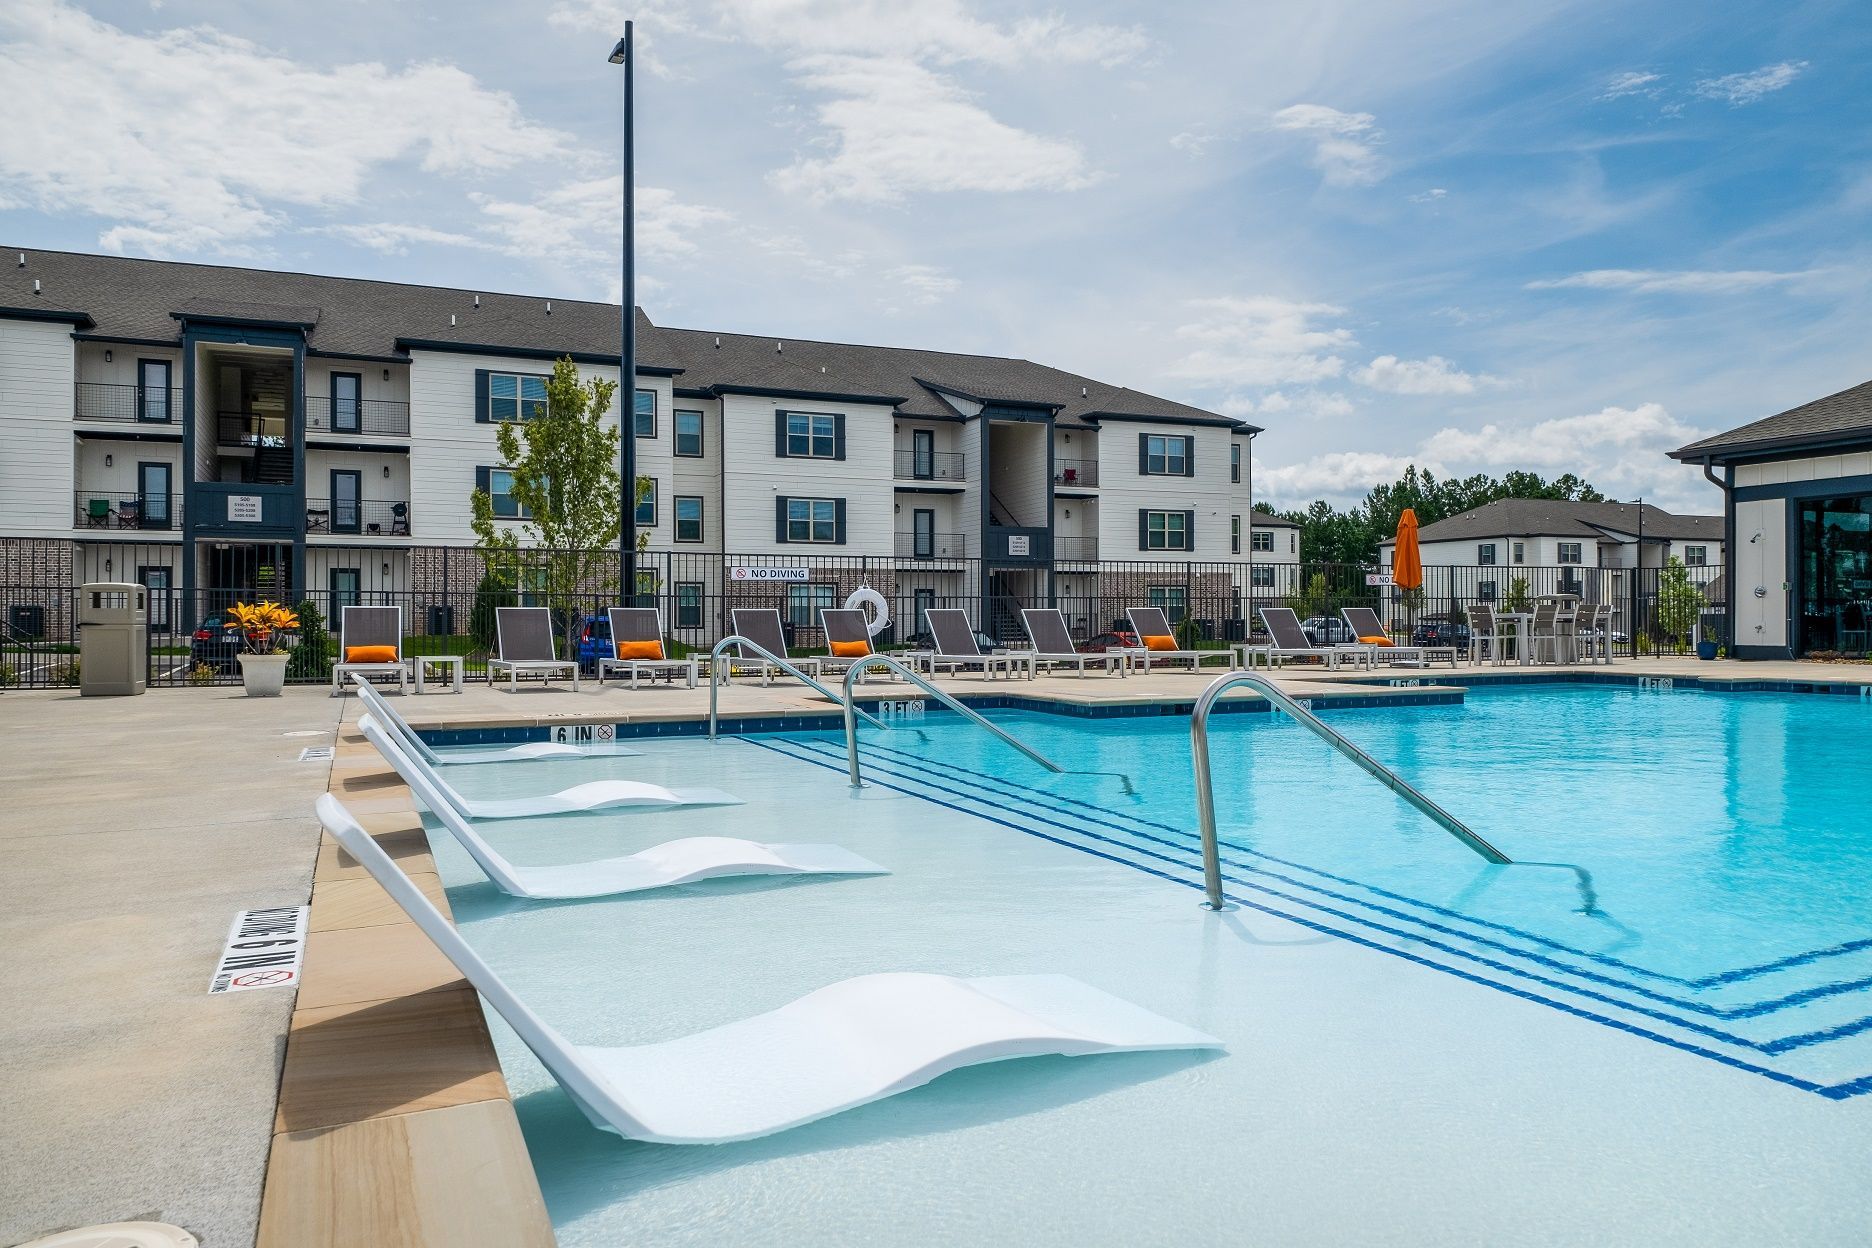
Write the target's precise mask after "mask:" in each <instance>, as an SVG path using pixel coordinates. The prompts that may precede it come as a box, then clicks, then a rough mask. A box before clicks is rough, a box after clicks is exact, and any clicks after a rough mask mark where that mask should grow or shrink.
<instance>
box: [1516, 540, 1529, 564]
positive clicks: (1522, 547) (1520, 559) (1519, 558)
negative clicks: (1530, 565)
mask: <svg viewBox="0 0 1872 1248" xmlns="http://www.w3.org/2000/svg"><path fill="white" fill-rule="evenodd" d="M1514 561H1515V562H1516V563H1526V562H1527V543H1526V542H1516V543H1515V544H1514Z"/></svg>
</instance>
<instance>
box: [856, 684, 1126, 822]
mask: <svg viewBox="0 0 1872 1248" xmlns="http://www.w3.org/2000/svg"><path fill="white" fill-rule="evenodd" d="M868 667H887V668H889V669H890V670H891V671H893V672H896V673H897V674H898V675H899V676H902V677H903V678H904V679H906V680H908V681H909V682H910V683H911V684H913V685H915V686H917V688H919V689H922V690H924V691H925V692H926V693H928V694H929V695H930V696H931V697H932V698H935V699H936V700H937V701H938V702H940V703H942V704H943V705H944V706H946V707H948V708H949V709H950V710H952V711H954V712H955V713H956V714H958V715H960V716H962V717H963V718H964V719H970V720H973V721H974V722H975V723H976V724H978V725H979V726H981V727H983V728H986V729H987V730H988V731H989V732H991V733H993V734H994V735H995V736H997V737H1000V738H1001V739H1002V740H1003V741H1005V742H1007V743H1008V744H1009V745H1011V746H1013V747H1014V748H1015V749H1017V750H1019V751H1020V752H1021V753H1023V754H1025V755H1026V756H1027V757H1028V758H1031V759H1033V760H1034V762H1036V763H1039V764H1040V765H1041V766H1042V767H1044V768H1046V769H1047V770H1048V771H1051V772H1060V773H1063V772H1065V771H1066V768H1064V767H1062V766H1060V765H1059V764H1058V763H1056V762H1054V761H1053V760H1052V759H1050V758H1048V757H1047V756H1046V755H1044V754H1042V753H1040V751H1038V750H1036V749H1034V748H1033V747H1032V746H1030V745H1028V744H1027V743H1026V742H1024V741H1021V740H1019V739H1018V738H1016V737H1014V736H1013V735H1011V734H1010V733H1009V732H1008V731H1007V730H1006V729H1004V728H998V727H996V726H995V725H994V724H991V723H989V722H988V720H987V719H986V718H985V717H984V716H983V715H982V714H981V713H980V712H979V711H975V710H972V709H970V708H969V707H966V706H964V705H962V703H960V702H958V701H957V700H956V699H954V698H952V697H950V696H949V695H948V694H946V693H944V692H943V691H942V690H940V689H938V688H937V687H936V686H935V685H932V684H931V683H930V682H929V681H927V680H924V679H923V678H922V677H921V676H919V675H917V674H916V673H915V672H913V671H911V670H910V669H909V668H907V667H905V666H904V665H903V664H901V663H899V662H898V661H897V660H896V659H893V658H891V657H890V656H889V655H884V654H872V655H866V656H865V657H864V658H862V659H859V660H858V661H857V662H856V663H853V664H852V665H851V670H850V671H848V672H846V673H845V766H846V770H847V771H848V772H850V774H851V783H852V787H853V788H854V789H856V788H861V787H863V785H864V779H863V777H861V776H860V775H859V774H858V719H857V716H858V715H864V717H865V718H866V719H868V720H870V721H871V722H872V723H874V724H875V723H878V722H879V721H878V719H877V718H876V717H875V716H872V715H869V714H866V713H865V712H864V711H861V710H859V709H858V707H857V706H856V705H854V703H853V702H852V686H853V685H855V684H857V683H858V677H859V676H860V675H861V674H863V672H864V670H865V669H866V668H868ZM853 712H856V714H854V713H853ZM1100 774H1103V773H1100ZM1130 785H1131V782H1130V780H1129V779H1128V778H1127V779H1126V780H1125V787H1126V788H1127V789H1128V788H1130Z"/></svg>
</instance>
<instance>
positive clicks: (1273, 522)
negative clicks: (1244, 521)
mask: <svg viewBox="0 0 1872 1248" xmlns="http://www.w3.org/2000/svg"><path fill="white" fill-rule="evenodd" d="M1248 523H1250V524H1252V525H1254V526H1255V527H1256V528H1260V529H1297V528H1299V527H1300V526H1299V525H1297V524H1295V523H1294V522H1293V521H1291V520H1285V519H1282V518H1281V517H1280V516H1277V515H1275V514H1274V513H1273V512H1271V511H1262V510H1261V509H1260V508H1259V507H1257V508H1255V509H1254V511H1253V512H1252V513H1251V514H1250V516H1249V520H1248Z"/></svg>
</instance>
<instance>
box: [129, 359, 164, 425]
mask: <svg viewBox="0 0 1872 1248" xmlns="http://www.w3.org/2000/svg"><path fill="white" fill-rule="evenodd" d="M136 418H137V419H138V420H147V421H155V422H159V423H164V424H166V423H168V421H169V361H168V360H138V361H137V388H136Z"/></svg>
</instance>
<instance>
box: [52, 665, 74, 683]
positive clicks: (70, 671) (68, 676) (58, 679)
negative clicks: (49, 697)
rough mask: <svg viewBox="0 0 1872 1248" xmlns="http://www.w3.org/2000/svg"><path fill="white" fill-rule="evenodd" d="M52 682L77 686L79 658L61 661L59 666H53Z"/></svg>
mask: <svg viewBox="0 0 1872 1248" xmlns="http://www.w3.org/2000/svg"><path fill="white" fill-rule="evenodd" d="M52 683H53V684H55V685H69V686H73V687H76V685H77V684H78V660H77V659H73V660H72V661H71V662H69V663H61V664H59V665H58V666H57V667H55V668H53V669H52Z"/></svg>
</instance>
